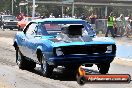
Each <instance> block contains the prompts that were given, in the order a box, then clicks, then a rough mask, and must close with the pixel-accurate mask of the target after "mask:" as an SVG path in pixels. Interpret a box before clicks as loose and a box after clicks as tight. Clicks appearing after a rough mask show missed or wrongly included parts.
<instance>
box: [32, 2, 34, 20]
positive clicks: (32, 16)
mask: <svg viewBox="0 0 132 88" xmlns="http://www.w3.org/2000/svg"><path fill="white" fill-rule="evenodd" d="M34 17H35V0H33V10H32V18H33V19H34Z"/></svg>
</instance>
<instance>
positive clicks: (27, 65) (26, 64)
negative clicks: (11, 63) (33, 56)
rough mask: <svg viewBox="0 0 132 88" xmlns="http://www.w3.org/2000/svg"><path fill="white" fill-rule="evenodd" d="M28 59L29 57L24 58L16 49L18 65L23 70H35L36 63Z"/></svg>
mask: <svg viewBox="0 0 132 88" xmlns="http://www.w3.org/2000/svg"><path fill="white" fill-rule="evenodd" d="M26 58H27V57H25V56H23V55H22V53H21V52H20V50H19V49H16V63H17V65H18V67H19V68H20V69H23V70H25V69H26V70H34V68H35V67H36V63H35V62H33V61H30V60H27V59H26Z"/></svg>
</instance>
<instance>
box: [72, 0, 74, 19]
mask: <svg viewBox="0 0 132 88" xmlns="http://www.w3.org/2000/svg"><path fill="white" fill-rule="evenodd" d="M73 16H74V0H73V2H72V17H73Z"/></svg>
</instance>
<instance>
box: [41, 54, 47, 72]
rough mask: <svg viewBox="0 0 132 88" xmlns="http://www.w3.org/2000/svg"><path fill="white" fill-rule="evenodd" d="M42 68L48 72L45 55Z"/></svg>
mask: <svg viewBox="0 0 132 88" xmlns="http://www.w3.org/2000/svg"><path fill="white" fill-rule="evenodd" d="M42 65H43V66H42V68H43V73H46V70H47V66H46V61H45V57H44V56H42Z"/></svg>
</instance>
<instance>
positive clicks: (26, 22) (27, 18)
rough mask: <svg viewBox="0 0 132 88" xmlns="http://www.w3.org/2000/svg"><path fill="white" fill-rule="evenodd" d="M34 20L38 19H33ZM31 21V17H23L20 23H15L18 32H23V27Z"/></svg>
mask: <svg viewBox="0 0 132 88" xmlns="http://www.w3.org/2000/svg"><path fill="white" fill-rule="evenodd" d="M34 19H38V17H35V18H34ZM32 20H33V19H32V17H24V18H23V19H22V20H21V21H19V22H18V23H17V26H18V27H19V29H20V30H23V29H24V27H25V26H26V25H27V24H28V23H29V22H30V21H32Z"/></svg>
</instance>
